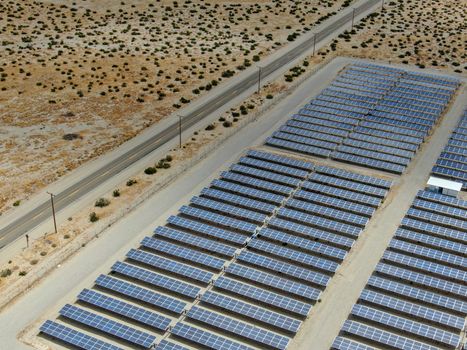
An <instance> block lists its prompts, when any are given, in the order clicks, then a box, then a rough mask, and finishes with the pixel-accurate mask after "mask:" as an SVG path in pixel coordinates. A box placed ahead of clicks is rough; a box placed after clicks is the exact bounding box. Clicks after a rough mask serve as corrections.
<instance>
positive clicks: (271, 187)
mask: <svg viewBox="0 0 467 350" xmlns="http://www.w3.org/2000/svg"><path fill="white" fill-rule="evenodd" d="M221 177H222V178H223V179H224V180H230V181H235V182H238V183H240V184H243V185H248V186H251V187H254V188H257V189H261V190H266V191H270V192H273V193H277V194H282V195H286V196H288V195H289V194H290V192H292V191H293V187H291V186H284V185H278V184H274V183H271V182H270V181H265V180H259V179H256V178H253V177H249V176H245V175H240V174H236V173H232V172H226V171H224V172H223V173H222V174H221Z"/></svg>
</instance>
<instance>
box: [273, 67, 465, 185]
mask: <svg viewBox="0 0 467 350" xmlns="http://www.w3.org/2000/svg"><path fill="white" fill-rule="evenodd" d="M458 86H459V81H458V80H456V79H453V78H448V77H437V76H436V77H435V76H432V75H429V74H423V73H412V72H409V71H406V70H402V69H387V67H384V66H378V65H372V64H366V63H357V64H353V65H350V66H348V67H346V69H345V70H344V71H342V72H341V73H340V74H339V75H338V76H337V77H336V79H335V80H334V81H333V82H332V83H331V85H330V86H329V87H328V88H326V89H324V90H323V91H322V92H321V93H320V94H319V95H318V96H317V97H316V98H314V99H313V100H312V101H310V102H309V103H308V104H306V105H305V106H304V107H303V108H302V109H300V110H299V112H298V113H297V114H294V115H293V116H292V117H291V118H290V119H289V120H288V121H287V122H286V123H285V125H283V126H282V127H280V128H279V130H277V131H276V132H274V133H273V134H272V135H271V137H269V138H268V139H267V140H266V144H267V145H269V146H273V147H278V148H283V149H286V150H289V151H292V152H298V153H303V154H307V155H313V156H318V157H324V158H331V159H334V160H336V161H340V162H346V163H351V164H357V165H360V166H364V167H369V168H374V169H379V170H383V171H387V172H391V173H396V174H401V173H402V172H403V171H404V169H405V168H406V167H407V166H408V164H409V163H410V161H411V159H412V158H413V157H414V155H415V153H416V151H417V150H418V148H419V147H420V145H421V144H422V143H423V141H424V139H425V137H426V136H427V135H428V133H429V132H430V130H431V129H432V128H433V126H434V125H435V124H436V123H437V120H438V119H439V118H440V116H441V115H442V113H443V111H444V110H445V109H446V106H447V104H448V103H449V101H450V99H451V97H452V96H453V94H454V93H455V91H456V90H457V88H458ZM464 119H465V123H467V119H466V118H464ZM465 125H467V124H465ZM465 125H464V124H462V125H460V126H459V128H458V129H456V132H455V134H454V135H453V144H452V146H454V147H456V149H457V148H460V147H464V148H461V152H463V151H462V150H466V149H465V147H466V146H465V144H466V143H465V142H467V134H466V132H467V129H466V126H465ZM459 142H460V143H462V142H463V143H464V146H459V145H458V143H459ZM450 146H451V145H450ZM462 154H463V155H464V156H465V154H466V153H465V152H463V153H462ZM459 162H461V161H459V160H458V158H457V157H454V156H452V157H451V158H447V159H444V158H443V160H439V163H438V164H437V166H438V167H436V168H435V169H434V170H433V172H434V173H435V172H436V173H441V174H444V175H445V176H451V177H454V178H460V179H463V180H464V182H465V181H467V175H466V174H467V168H466V167H467V164H466V163H465V162H463V163H462V162H461V164H459ZM435 170H436V171H435Z"/></svg>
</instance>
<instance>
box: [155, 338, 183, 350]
mask: <svg viewBox="0 0 467 350" xmlns="http://www.w3.org/2000/svg"><path fill="white" fill-rule="evenodd" d="M156 350H188V348H186V347H184V346H181V345H178V344H174V343H171V342H169V341H167V340H165V339H164V340H162V341H161V342H160V343H159V345H157V347H156Z"/></svg>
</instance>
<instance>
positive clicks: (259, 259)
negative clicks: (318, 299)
mask: <svg viewBox="0 0 467 350" xmlns="http://www.w3.org/2000/svg"><path fill="white" fill-rule="evenodd" d="M238 260H239V261H240V262H243V263H246V264H250V265H254V266H255V267H260V268H264V269H268V270H271V271H274V272H278V273H280V274H283V275H286V276H289V277H295V278H297V279H300V280H303V281H307V282H310V283H314V284H316V285H318V286H324V287H326V286H327V285H328V283H329V280H330V279H331V277H329V276H326V275H324V274H322V273H318V272H315V271H311V270H308V269H305V268H303V267H299V266H295V265H292V264H288V263H285V262H282V261H279V260H275V259H272V258H269V257H266V256H263V255H259V254H255V253H252V252H251V251H243V252H242V253H241V254H240V256H239V257H238Z"/></svg>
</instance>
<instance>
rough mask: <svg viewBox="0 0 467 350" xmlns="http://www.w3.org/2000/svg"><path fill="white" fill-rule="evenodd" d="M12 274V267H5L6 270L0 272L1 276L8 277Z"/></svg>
mask: <svg viewBox="0 0 467 350" xmlns="http://www.w3.org/2000/svg"><path fill="white" fill-rule="evenodd" d="M10 275H11V270H10V269H5V270H2V271H1V272H0V277H3V278H5V277H8V276H10Z"/></svg>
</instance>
